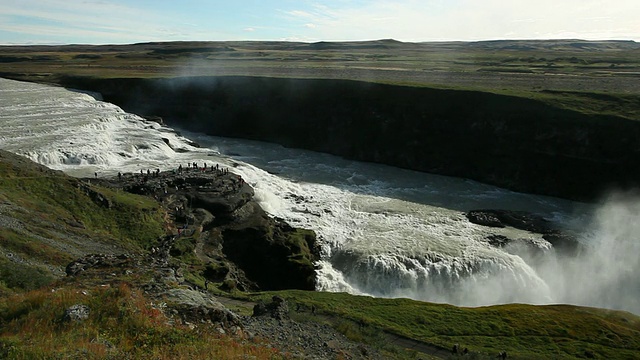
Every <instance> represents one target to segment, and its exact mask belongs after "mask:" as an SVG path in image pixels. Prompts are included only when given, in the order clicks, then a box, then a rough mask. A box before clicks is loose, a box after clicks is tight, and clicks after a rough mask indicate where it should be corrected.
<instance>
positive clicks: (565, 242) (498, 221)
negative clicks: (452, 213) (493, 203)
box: [465, 210, 583, 255]
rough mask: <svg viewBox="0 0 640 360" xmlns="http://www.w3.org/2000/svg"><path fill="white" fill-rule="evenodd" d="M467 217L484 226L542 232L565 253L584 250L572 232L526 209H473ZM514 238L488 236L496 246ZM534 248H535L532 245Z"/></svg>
mask: <svg viewBox="0 0 640 360" xmlns="http://www.w3.org/2000/svg"><path fill="white" fill-rule="evenodd" d="M465 215H466V217H467V219H469V221H470V222H472V223H474V224H478V225H482V226H488V227H495V228H504V227H507V226H509V227H513V228H516V229H520V230H525V231H529V232H532V233H537V234H541V235H542V238H543V239H545V240H547V241H548V242H549V243H551V245H553V248H554V249H556V251H558V252H561V253H564V254H571V255H573V254H576V253H577V252H579V251H581V250H582V247H583V245H582V244H581V243H580V241H578V239H577V237H576V236H575V235H574V234H572V233H571V232H569V231H567V230H564V229H560V228H558V227H557V226H556V225H554V224H553V223H552V222H550V221H548V220H547V219H545V218H543V217H542V216H540V215H536V214H532V213H529V212H526V211H513V210H472V211H469V212H467V213H466V214H465ZM513 241H514V239H510V238H508V237H506V236H504V235H496V234H492V235H489V236H488V237H487V242H488V243H489V244H490V245H492V246H495V247H505V246H506V245H508V244H511V243H512V242H513ZM532 249H535V248H533V247H532Z"/></svg>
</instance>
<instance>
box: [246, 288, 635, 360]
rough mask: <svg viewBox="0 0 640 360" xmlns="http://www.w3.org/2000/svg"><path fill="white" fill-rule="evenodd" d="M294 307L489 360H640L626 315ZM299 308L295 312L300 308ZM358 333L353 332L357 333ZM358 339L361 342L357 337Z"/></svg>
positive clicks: (309, 300)
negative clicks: (498, 358) (503, 358)
mask: <svg viewBox="0 0 640 360" xmlns="http://www.w3.org/2000/svg"><path fill="white" fill-rule="evenodd" d="M273 294H278V295H280V296H283V297H285V298H287V299H288V301H289V303H290V304H304V306H305V307H307V308H310V307H311V305H313V306H315V307H316V309H318V311H317V312H318V313H319V314H325V315H330V316H335V317H338V318H341V319H347V320H352V321H354V322H357V323H363V324H366V325H367V326H373V327H375V328H379V329H383V330H385V331H388V332H391V333H394V334H397V335H401V336H404V337H408V338H411V339H415V340H418V341H421V342H425V343H428V344H432V345H436V346H441V347H444V348H446V349H449V348H451V347H452V346H453V344H456V343H458V344H460V345H461V346H464V347H468V348H469V350H471V351H473V352H477V353H483V354H497V353H498V352H500V351H503V350H506V351H507V352H508V353H509V354H510V358H516V359H551V358H553V359H573V358H576V357H583V356H584V354H585V353H587V352H590V353H593V354H596V355H597V356H598V357H599V358H607V359H614V358H616V359H633V358H637V357H638V356H640V318H639V317H637V316H635V315H632V314H629V313H626V312H621V311H610V310H602V309H593V308H584V307H576V306H569V305H549V306H533V305H522V304H511V305H502V306H490V307H480V308H461V307H455V306H451V305H445V304H432V303H425V302H419V301H413V300H408V299H379V298H371V297H363V296H353V295H348V294H342V293H322V292H303V291H285V292H277V293H266V294H261V295H256V296H255V297H254V299H257V298H262V299H264V300H267V299H268V298H270V296H272V295H273ZM293 306H295V305H293ZM350 331H351V332H353V329H351V330H350ZM351 336H354V335H351Z"/></svg>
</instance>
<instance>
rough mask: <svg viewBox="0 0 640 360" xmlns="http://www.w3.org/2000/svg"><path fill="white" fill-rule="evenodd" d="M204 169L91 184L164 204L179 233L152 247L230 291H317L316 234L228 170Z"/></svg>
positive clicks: (123, 176) (125, 176)
mask: <svg viewBox="0 0 640 360" xmlns="http://www.w3.org/2000/svg"><path fill="white" fill-rule="evenodd" d="M200 166H201V167H198V168H195V167H191V166H189V167H186V166H185V167H181V168H179V169H175V170H173V171H164V172H159V171H148V172H147V171H142V172H140V173H136V174H132V173H126V174H120V175H119V176H117V177H113V178H109V179H91V180H90V181H92V182H96V181H97V182H98V183H100V184H101V185H104V186H108V187H115V188H120V189H124V190H125V191H128V192H131V193H135V194H141V195H148V196H153V197H154V198H156V199H157V200H158V201H159V202H161V203H162V204H163V205H164V207H165V208H166V209H167V210H168V215H169V218H168V219H167V220H168V224H169V228H168V229H167V230H168V232H170V233H171V234H173V235H170V236H168V237H167V239H165V240H163V241H160V242H159V243H158V244H156V245H155V246H153V247H152V248H151V249H150V251H152V252H153V253H162V254H165V255H164V256H165V257H168V256H169V255H171V256H176V257H180V256H183V257H192V258H193V262H197V263H198V264H200V265H201V266H204V270H202V275H203V276H204V277H205V278H206V279H207V280H208V281H210V282H212V283H222V285H221V287H222V288H223V289H224V290H230V289H235V288H237V289H239V290H281V289H302V290H315V284H316V272H315V267H314V263H315V262H316V261H317V260H319V256H320V255H319V246H318V244H317V243H316V235H315V233H314V232H313V231H311V230H305V229H298V228H294V227H292V226H290V225H288V224H287V223H285V222H284V221H283V220H280V219H274V218H271V217H269V216H268V215H267V214H266V213H265V212H264V210H262V208H261V207H260V206H259V205H258V203H257V202H255V201H254V200H253V195H254V192H253V189H252V188H251V186H249V185H248V184H247V183H245V182H244V180H243V179H242V178H241V177H240V176H238V175H235V174H233V173H230V172H229V171H228V169H223V168H221V167H219V166H215V165H213V164H209V165H208V166H207V167H206V168H205V167H204V166H203V164H200Z"/></svg>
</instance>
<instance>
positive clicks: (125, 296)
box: [0, 152, 640, 359]
mask: <svg viewBox="0 0 640 360" xmlns="http://www.w3.org/2000/svg"><path fill="white" fill-rule="evenodd" d="M0 201H1V204H0V206H1V209H2V212H1V213H0V221H1V222H2V226H1V227H0V236H1V238H0V246H1V250H2V254H3V256H2V258H1V260H0V261H1V266H2V278H1V280H2V294H1V296H0V358H8V359H42V358H47V359H49V358H72V359H109V358H111V359H120V358H131V359H212V358H216V359H237V358H245V357H250V358H255V359H280V358H298V357H299V354H300V352H291V350H290V346H291V345H290V344H288V343H286V342H284V343H283V342H282V341H279V340H278V336H279V335H278V331H284V330H283V329H282V328H278V327H277V326H278V325H277V324H278V321H275V322H269V321H266V320H264V321H266V322H265V323H264V325H261V326H276V327H275V328H273V329H272V330H268V331H269V333H270V334H272V335H273V337H272V338H263V337H251V336H249V335H248V333H247V332H246V331H243V330H242V329H243V326H239V327H238V326H232V327H230V328H226V329H227V330H226V331H220V329H221V326H222V325H220V324H218V323H212V322H210V321H204V320H202V319H200V320H198V317H197V316H204V314H203V315H197V314H198V313H197V312H194V310H189V308H187V309H186V310H185V309H184V308H183V307H181V305H179V304H177V305H176V304H174V301H176V300H175V299H174V300H170V299H169V298H167V296H168V295H166V294H171V293H174V292H176V291H177V292H183V293H185V294H191V293H192V294H196V293H199V294H201V295H199V296H203V294H204V295H206V294H208V296H212V299H213V298H214V295H215V298H217V299H220V301H223V300H224V299H227V300H224V301H226V302H228V301H231V300H230V296H233V297H235V298H237V299H240V300H236V305H235V306H234V307H233V309H234V311H235V312H236V313H237V314H238V315H240V316H241V318H243V316H247V315H249V314H250V313H251V308H252V306H253V304H254V303H255V301H259V300H265V301H268V299H271V298H272V297H273V296H274V295H276V296H279V297H281V298H283V299H285V300H286V301H287V303H288V309H289V312H290V316H291V319H292V320H291V321H293V322H291V324H318V325H317V326H315V327H314V326H312V325H308V326H307V327H306V328H305V329H308V328H313V329H323V330H321V331H322V332H323V333H326V332H329V333H330V332H332V331H339V332H340V333H342V334H344V336H346V339H349V341H351V342H355V343H361V344H362V345H360V346H361V347H360V349H361V350H360V352H358V353H355V352H353V351H346V350H344V349H343V350H340V351H338V350H335V351H334V352H333V354H334V355H331V356H329V357H328V358H336V359H347V358H362V359H365V358H397V359H418V358H422V359H425V358H430V359H437V358H449V357H450V355H449V349H451V347H452V346H453V344H460V348H461V349H462V348H463V347H466V348H468V350H469V352H470V353H469V355H468V356H469V357H470V358H477V359H483V358H486V359H490V358H495V357H496V355H497V353H498V352H501V351H507V353H508V354H509V358H513V359H549V358H554V359H571V358H600V359H613V358H615V359H634V358H638V357H639V356H640V318H638V317H637V316H635V315H632V314H629V313H625V312H620V311H610V310H604V309H594V308H584V307H576V306H569V305H556V306H531V305H519V304H513V305H503V306H492V307H484V308H459V307H455V306H450V305H445V304H431V303H424V302H418V301H413V300H408V299H379V298H371V297H362V296H353V295H348V294H342V293H323V292H313V291H293V290H286V291H277V292H267V293H242V292H238V291H234V292H232V293H225V292H222V291H221V290H219V289H217V288H215V287H211V286H210V287H209V290H208V291H205V290H204V288H203V287H202V284H200V287H199V289H200V290H198V291H196V292H194V290H190V289H192V288H193V287H194V286H196V288H198V286H197V285H194V284H193V283H191V284H189V283H188V282H184V280H183V281H177V280H176V279H177V277H178V275H177V274H178V273H179V272H182V271H184V272H185V274H184V276H185V278H191V279H193V281H196V282H201V281H202V278H201V275H200V274H197V273H196V274H189V271H190V267H189V264H184V263H182V262H181V261H182V260H180V259H181V258H182V257H178V258H173V259H171V260H170V263H169V265H168V266H169V268H172V269H180V271H178V270H175V272H176V275H175V276H176V277H173V276H169V277H168V278H166V279H165V280H162V282H159V281H160V280H158V277H166V276H167V275H162V274H166V269H168V268H163V267H157V265H154V264H155V263H156V262H157V260H153V258H148V254H149V253H150V252H149V251H147V250H145V249H147V247H148V245H149V244H150V243H154V242H155V241H156V238H157V237H158V236H160V235H161V234H163V233H164V229H163V226H164V225H163V221H164V220H163V210H162V208H161V207H160V205H159V204H158V203H157V202H155V201H154V200H153V199H151V198H147V197H143V196H137V195H131V194H126V193H124V192H118V191H115V190H112V189H107V188H103V187H100V186H96V185H91V184H87V183H86V182H85V181H81V180H79V179H75V178H71V177H68V176H66V175H64V174H62V173H61V172H57V171H52V170H50V169H47V168H45V167H43V166H40V165H37V164H34V163H32V162H30V161H28V160H26V159H24V158H21V157H19V156H16V155H13V154H9V153H6V152H0ZM90 252H103V253H111V254H115V255H117V254H123V253H126V254H130V255H127V256H126V257H120V256H119V255H118V256H119V257H115V258H114V259H123V260H122V261H121V262H120V263H121V264H120V265H118V264H115V265H114V264H112V265H101V266H100V267H98V268H94V269H87V270H85V271H83V272H81V273H79V274H78V275H74V276H70V275H67V276H61V270H60V268H62V267H64V266H65V265H66V264H67V263H68V262H69V261H71V260H72V259H75V258H78V257H82V256H83V255H86V254H87V253H90ZM178 253H180V252H178ZM136 254H138V255H136ZM185 259H188V257H187V258H185ZM122 264H124V265H122ZM127 264H129V265H127ZM123 266H124V267H123ZM163 266H164V265H163ZM163 269H164V270H163ZM172 279H173V280H172ZM176 281H177V282H176ZM154 289H156V290H154ZM157 289H160V290H157ZM158 291H159V292H158ZM163 294H164V295H163ZM189 296H190V298H189V299H192V300H188V301H194V300H193V299H195V298H193V296H194V295H189ZM224 301H223V302H224ZM78 304H82V305H84V306H87V307H88V308H90V309H91V311H90V313H89V315H88V317H87V319H86V320H84V321H71V320H69V319H67V315H65V314H66V310H67V309H69V308H70V307H71V306H73V305H78ZM167 304H168V305H167ZM176 306H177V307H176ZM182 306H183V305H182ZM174 309H176V310H174ZM174 311H175V312H174ZM184 311H186V312H184ZM187 315H188V316H190V317H188V319H189V320H188V321H186V320H184V319H187V318H184V317H182V318H181V317H180V316H187ZM193 316H196V317H195V318H194V317H193ZM181 319H183V320H181ZM247 319H249V317H247ZM287 321H289V320H287ZM269 324H272V325H269ZM289 326H291V325H289ZM295 326H302V325H295ZM278 329H280V330H278ZM304 331H309V330H304ZM316 331H317V330H316ZM297 336H305V337H310V338H313V337H314V336H317V334H315V335H313V334H306V333H300V334H298V335H297ZM331 336H335V335H331ZM397 339H404V340H402V341H403V342H402V343H401V344H404V346H403V345H397V344H396V345H394V344H393V343H392V342H393V341H396V340H397ZM392 340H393V341H392ZM336 341H338V340H335V341H334V342H331V343H330V348H327V349H333V347H334V346H338V345H335V344H343V345H340V346H346V345H344V344H346V343H343V342H344V341H347V340H340V342H336ZM363 346H366V347H367V348H371V349H374V350H365V347H363ZM405 347H411V348H412V349H413V350H406V349H405ZM298 351H303V352H304V350H298ZM332 351H333V350H332ZM296 354H298V355H296Z"/></svg>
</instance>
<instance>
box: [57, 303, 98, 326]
mask: <svg viewBox="0 0 640 360" xmlns="http://www.w3.org/2000/svg"><path fill="white" fill-rule="evenodd" d="M90 313H91V309H89V307H88V306H87V305H82V304H76V305H73V306H71V307H69V308H68V309H66V310H65V311H64V315H63V317H62V320H63V321H73V322H82V321H84V320H86V319H88V318H89V314H90Z"/></svg>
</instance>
